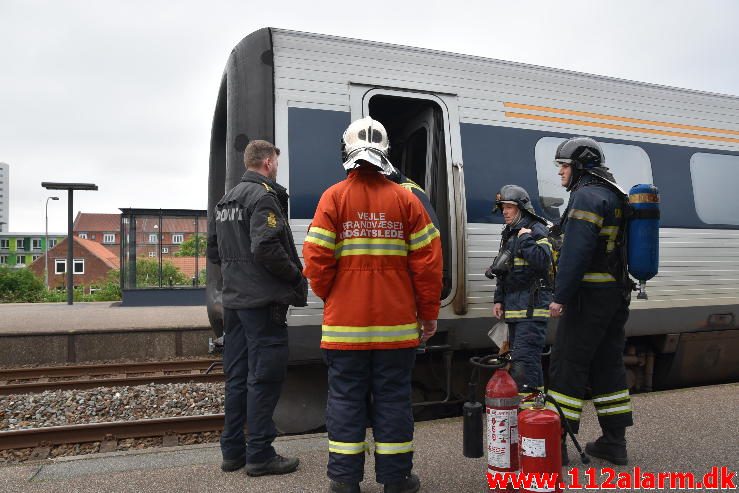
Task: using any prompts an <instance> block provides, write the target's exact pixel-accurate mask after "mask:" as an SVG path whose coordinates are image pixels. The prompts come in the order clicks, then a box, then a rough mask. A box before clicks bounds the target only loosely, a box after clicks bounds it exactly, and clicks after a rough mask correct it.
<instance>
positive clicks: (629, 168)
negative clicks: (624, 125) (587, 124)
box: [534, 137, 653, 220]
mask: <svg viewBox="0 0 739 493" xmlns="http://www.w3.org/2000/svg"><path fill="white" fill-rule="evenodd" d="M563 140H565V139H562V138H559V137H543V138H541V139H539V141H538V142H537V143H536V148H535V151H534V152H535V157H536V177H537V181H538V184H539V206H540V207H541V210H542V212H543V213H544V215H545V216H546V217H547V218H548V219H550V220H554V219H557V218H559V216H560V214H562V211H564V208H565V207H566V206H567V200H568V199H569V195H570V194H569V192H567V191H566V190H565V189H564V188H563V187H562V186H561V185H560V180H559V175H557V168H556V167H555V166H554V153H555V152H556V150H557V146H558V145H559V144H560V143H561V142H562V141H563ZM600 144H601V147H602V148H603V154H604V155H605V157H606V166H608V168H609V169H610V170H611V172H612V173H613V176H614V177H615V178H616V181H617V182H618V184H619V185H621V188H623V189H624V190H625V191H626V192H628V191H629V188H631V187H632V186H634V185H636V184H637V183H653V181H652V164H651V162H650V161H649V156H648V155H647V153H646V151H644V149H642V148H641V147H638V146H634V145H626V144H610V143H607V142H601V143H600Z"/></svg>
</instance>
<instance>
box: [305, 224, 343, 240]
mask: <svg viewBox="0 0 739 493" xmlns="http://www.w3.org/2000/svg"><path fill="white" fill-rule="evenodd" d="M308 232H309V233H318V234H319V235H323V236H328V237H329V238H336V233H334V232H333V231H329V230H328V229H323V228H319V227H318V226H311V227H310V228H308Z"/></svg>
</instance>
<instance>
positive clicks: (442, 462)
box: [0, 384, 739, 493]
mask: <svg viewBox="0 0 739 493" xmlns="http://www.w3.org/2000/svg"><path fill="white" fill-rule="evenodd" d="M633 401H634V409H635V419H636V425H635V426H634V427H633V428H631V429H630V430H629V432H628V440H629V454H630V461H631V465H630V466H625V467H614V469H615V470H616V471H617V472H619V471H624V472H626V471H631V468H632V467H633V466H639V467H640V468H641V470H642V471H649V472H654V473H657V472H669V471H672V472H692V473H695V474H696V475H699V476H702V475H703V474H704V473H706V472H709V471H710V469H711V467H713V466H719V467H721V466H726V467H728V468H729V469H731V470H733V471H737V469H739V420H737V418H736V412H737V409H739V384H727V385H719V386H711V387H700V388H693V389H684V390H675V391H666V392H655V393H651V394H641V395H637V396H634V398H633ZM598 434H599V428H598V425H597V420H596V417H595V413H594V411H593V408H592V405H590V404H587V405H586V408H585V412H584V413H583V422H582V429H581V432H580V436H579V439H580V440H581V441H582V442H583V444H584V442H587V441H589V440H593V439H595V438H596V437H597V436H598ZM326 442H327V439H326V436H325V434H319V435H304V436H297V437H285V438H280V439H278V440H277V444H276V447H277V449H278V451H279V452H280V453H283V454H287V455H295V456H298V457H300V459H301V466H300V468H299V469H298V471H297V472H296V473H294V474H290V475H287V476H276V477H275V476H272V477H262V478H250V477H248V476H246V474H245V473H244V471H243V470H241V471H237V472H233V473H228V474H227V473H223V472H221V471H220V469H219V467H218V466H219V463H220V451H219V448H218V446H217V445H215V444H213V445H210V444H209V445H197V446H189V447H174V448H169V449H152V450H148V451H143V452H141V451H139V452H125V453H124V452H121V453H112V454H98V455H90V456H80V457H71V458H64V459H58V460H54V461H47V462H44V463H39V464H32V465H21V466H6V467H0V491H4V492H20V491H23V492H51V491H54V492H56V491H77V492H93V491H95V492H97V491H116V492H129V491H130V492H139V491H151V492H162V491H218V492H223V493H225V492H238V493H242V492H244V491H246V492H258V493H272V492H275V493H277V492H280V493H283V492H320V491H325V490H326V487H327V484H328V481H327V479H326V472H325V467H326V460H327V451H326V447H327V443H326ZM414 442H415V448H416V453H415V459H414V463H415V469H414V470H415V472H416V473H417V474H418V475H419V476H420V477H421V481H422V488H421V491H424V492H484V491H488V489H487V484H486V481H485V467H486V461H485V458H481V459H466V458H464V457H463V456H462V422H461V419H458V418H456V419H447V420H438V421H429V422H424V423H417V424H416V436H415V440H414ZM572 450H573V447H572V446H570V451H571V452H570V456H571V458H572V457H573V455H574V454H573V453H572ZM578 465H579V464H578ZM590 466H591V467H595V468H598V469H599V468H602V467H610V464H608V463H605V462H603V461H599V460H597V459H594V460H593V462H592V463H591V464H590ZM373 468H374V460H373V457H372V455H368V456H367V461H366V466H365V481H364V483H363V484H362V491H364V492H367V493H377V492H381V491H382V487H381V485H378V484H377V483H375V482H374V469H373ZM579 469H580V471H581V477H582V473H583V471H584V468H583V467H582V466H580V467H579ZM596 477H597V478H598V477H599V478H600V480H604V479H605V476H604V475H598V476H596ZM734 480H735V483H737V484H739V479H737V478H736V477H735V478H734ZM632 491H642V490H638V489H634V490H632ZM644 491H646V490H644Z"/></svg>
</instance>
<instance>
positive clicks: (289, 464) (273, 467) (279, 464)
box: [246, 455, 300, 476]
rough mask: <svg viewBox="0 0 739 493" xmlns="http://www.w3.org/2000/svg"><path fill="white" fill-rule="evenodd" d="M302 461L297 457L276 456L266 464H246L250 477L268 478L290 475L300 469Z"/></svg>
mask: <svg viewBox="0 0 739 493" xmlns="http://www.w3.org/2000/svg"><path fill="white" fill-rule="evenodd" d="M299 463H300V461H299V460H298V458H297V457H283V456H281V455H275V456H274V457H272V458H271V459H269V460H268V461H266V462H261V463H258V464H246V474H247V475H248V476H266V475H269V474H290V473H291V472H293V471H295V470H296V469H297V468H298V464H299Z"/></svg>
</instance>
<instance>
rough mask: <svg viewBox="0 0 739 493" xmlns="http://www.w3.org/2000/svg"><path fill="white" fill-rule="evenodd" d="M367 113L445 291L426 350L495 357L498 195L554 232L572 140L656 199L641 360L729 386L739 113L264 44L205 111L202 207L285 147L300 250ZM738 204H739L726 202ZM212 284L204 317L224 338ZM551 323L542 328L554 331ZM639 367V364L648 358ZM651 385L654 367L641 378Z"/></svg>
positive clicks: (735, 106) (579, 79)
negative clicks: (268, 147) (440, 259)
mask: <svg viewBox="0 0 739 493" xmlns="http://www.w3.org/2000/svg"><path fill="white" fill-rule="evenodd" d="M366 115H371V116H372V117H373V118H376V119H378V120H380V121H381V122H382V123H383V124H384V125H385V127H386V128H387V129H388V131H389V134H390V144H391V147H392V149H391V160H392V161H393V163H394V164H395V165H396V166H398V167H400V168H401V169H402V170H403V171H404V172H405V174H406V175H408V176H410V177H411V178H413V179H414V180H415V181H417V182H418V183H420V184H421V185H422V186H423V187H424V188H425V190H426V191H427V193H428V194H429V195H430V197H431V200H432V203H433V204H434V206H435V208H436V211H437V213H438V215H439V217H440V220H441V223H442V224H441V226H442V242H443V247H444V261H445V271H444V293H443V296H444V298H443V301H442V308H441V314H440V320H439V326H440V333H439V334H438V335H437V336H436V339H437V342H440V343H444V344H448V345H450V346H451V347H452V348H453V349H470V350H475V349H479V350H484V349H486V348H490V347H491V342H490V339H489V338H488V336H487V332H488V329H489V328H490V327H491V326H492V325H493V323H494V322H495V320H494V319H493V318H492V294H493V290H494V289H495V283H494V281H491V280H488V279H486V278H485V277H484V275H483V272H484V271H485V269H486V267H487V266H488V265H489V264H490V263H491V261H492V259H493V257H494V256H495V254H496V252H497V249H498V244H499V241H500V232H501V229H502V218H501V217H500V216H494V215H493V214H492V213H491V209H492V205H493V204H492V200H493V197H494V195H495V191H497V190H498V189H499V188H500V187H501V186H502V185H505V184H508V183H516V184H519V185H522V186H524V187H525V188H526V189H527V190H528V191H529V193H530V194H531V195H532V198H533V202H534V204H535V207H536V209H537V211H538V212H539V213H541V214H543V215H545V216H547V217H548V218H550V219H556V218H557V216H558V214H559V213H561V212H562V210H563V208H564V206H563V205H562V203H564V204H566V198H567V197H566V194H565V192H564V190H563V189H561V187H559V185H558V182H559V180H558V177H557V175H556V173H557V170H556V168H555V167H554V165H553V162H552V157H553V155H554V149H555V148H556V146H557V144H558V143H559V142H560V141H561V140H562V139H565V138H567V137H570V136H572V135H589V136H592V137H594V138H596V139H597V140H599V141H600V142H602V143H604V150H605V155H606V164H607V165H608V166H609V167H610V168H611V169H612V170H613V171H614V173H615V176H616V178H617V180H619V183H620V184H621V185H622V187H623V188H625V189H628V188H629V187H631V186H632V185H634V184H635V183H654V184H655V185H656V186H657V187H658V188H659V190H660V194H661V200H662V203H661V209H662V220H661V230H660V270H659V274H658V275H657V276H656V277H655V278H654V279H653V280H651V281H650V282H649V283H648V284H647V288H648V295H649V299H648V300H637V299H636V296H634V297H633V301H632V312H631V317H630V319H629V322H628V325H627V328H626V330H627V336H628V337H629V341H630V344H631V347H633V348H634V350H633V351H632V352H634V353H635V355H638V354H641V353H644V352H648V353H651V354H652V355H655V356H656V358H657V360H658V363H660V362H661V363H660V364H661V365H662V367H661V369H660V368H658V369H657V370H656V372H657V373H660V372H661V373H660V376H659V378H662V380H663V382H664V385H670V382H673V383H674V382H677V383H678V384H690V383H700V382H708V381H717V380H723V381H725V380H726V379H727V376H726V375H729V376H728V379H729V380H735V379H739V359H738V358H739V357H738V356H737V355H739V330H738V329H737V326H736V324H735V320H736V314H737V313H738V312H739V199H737V198H736V196H737V188H738V187H739V98H737V97H732V96H725V95H718V94H709V93H704V92H698V91H691V90H683V89H676V88H670V87H663V86H656V85H651V84H645V83H639V82H632V81H627V80H619V79H613V78H608V77H601V76H595V75H588V74H582V73H575V72H570V71H564V70H557V69H551V68H544V67H537V66H531V65H524V64H518V63H510V62H504V61H499V60H493V59H486V58H480V57H474V56H466V55H459V54H452V53H445V52H439V51H432V50H427V49H420V48H412V47H406V46H397V45H390V44H384V43H378V42H369V41H361V40H355V39H347V38H338V37H332V36H325V35H317V34H306V33H301V32H294V31H287V30H281V29H262V30H259V31H256V32H254V33H252V34H251V35H249V36H247V37H246V38H245V39H244V40H243V41H242V42H241V43H240V44H239V45H237V46H236V48H235V49H234V50H233V52H232V54H231V57H230V58H229V60H228V63H227V66H226V70H225V71H224V74H223V81H222V85H221V89H220V93H219V97H218V102H217V104H216V111H215V116H214V121H213V131H212V144H211V145H212V148H211V160H210V182H209V210H213V206H214V204H215V203H216V201H217V200H218V199H219V198H220V197H221V196H222V195H223V193H224V191H225V190H227V189H229V188H230V187H232V186H234V185H235V184H236V183H237V182H238V180H239V178H240V177H241V175H242V173H243V161H242V159H243V149H244V147H245V146H246V143H247V142H248V141H249V140H252V139H257V138H264V139H268V140H271V141H274V142H275V143H276V145H277V146H278V147H280V149H281V151H282V153H281V155H280V167H279V176H278V181H279V182H280V183H281V184H283V185H285V186H286V187H287V188H288V190H289V192H290V195H291V199H290V223H291V226H292V228H293V232H294V235H295V240H296V244H297V246H298V250H299V251H300V250H301V248H302V243H303V240H304V238H305V234H306V230H307V227H308V225H309V222H310V219H311V218H312V216H313V212H314V209H315V205H316V204H317V202H318V199H319V197H320V195H321V193H322V192H323V191H324V190H325V189H326V188H327V187H328V186H330V185H331V184H333V183H335V182H337V181H339V180H341V179H342V178H343V170H342V168H341V165H340V138H341V134H342V132H343V130H344V129H345V128H346V126H347V125H348V124H349V123H350V122H351V121H353V120H354V119H357V118H360V117H362V116H366ZM732 191H733V193H731V192H732ZM219 283H220V273H219V271H218V269H217V268H214V266H212V265H209V266H208V300H209V301H208V310H209V314H210V317H211V321H212V324H213V327H214V330H215V331H216V333H217V334H220V332H221V330H222V322H221V315H220V303H219V300H220V298H219ZM321 318H322V303H321V300H319V299H318V298H317V297H316V296H314V295H313V294H312V293H310V295H309V303H308V306H307V307H305V308H291V309H290V312H289V319H288V322H289V326H290V354H291V361H292V362H293V363H294V364H299V363H307V362H311V361H317V360H319V359H320V357H321V356H320V351H319V349H318V348H319V341H320V326H321ZM554 325H555V324H554V323H552V330H555V327H554ZM641 361H642V363H641V364H643V362H644V360H641ZM650 371H651V370H650Z"/></svg>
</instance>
